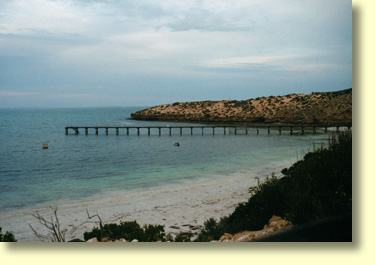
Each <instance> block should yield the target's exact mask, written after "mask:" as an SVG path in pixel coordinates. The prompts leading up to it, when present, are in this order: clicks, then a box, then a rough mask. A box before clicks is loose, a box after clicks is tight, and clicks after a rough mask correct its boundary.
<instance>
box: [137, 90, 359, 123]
mask: <svg viewBox="0 0 375 265" xmlns="http://www.w3.org/2000/svg"><path fill="white" fill-rule="evenodd" d="M131 117H132V118H133V119H137V120H159V121H180V122H216V123H232V122H238V123H291V124H333V123H340V124H350V123H351V122H352V89H351V88H350V89H346V90H342V91H336V92H324V93H315V92H314V93H312V94H308V95H305V94H290V95H285V96H270V97H259V98H255V99H248V100H222V101H199V102H184V103H180V102H176V103H173V104H165V105H160V106H156V107H152V108H148V109H145V110H141V111H138V112H135V113H132V114H131Z"/></svg>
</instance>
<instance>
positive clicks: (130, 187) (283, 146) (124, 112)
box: [0, 107, 329, 241]
mask: <svg viewBox="0 0 375 265" xmlns="http://www.w3.org/2000/svg"><path fill="white" fill-rule="evenodd" d="M144 108H145V107H116V108H115V107H114V108H56V109H27V108H24V109H0V117H1V119H0V197H1V200H0V227H2V228H3V232H5V231H6V230H7V231H12V232H13V233H14V234H15V236H16V238H17V235H18V230H22V231H23V232H22V236H20V237H19V238H18V239H21V241H22V239H23V240H31V239H30V238H31V237H32V233H31V231H30V233H29V234H28V235H25V233H26V232H25V231H24V230H25V228H22V229H21V228H20V227H17V226H16V225H15V224H14V222H13V221H14V220H12V218H14V219H15V218H17V221H18V225H19V223H20V218H21V220H22V217H20V216H23V215H22V214H21V213H29V212H32V211H37V210H38V209H40V208H43V207H46V206H47V205H69V204H72V205H73V204H74V205H76V204H79V203H80V201H84V200H85V199H87V198H91V197H93V196H94V197H95V196H99V197H101V198H105V197H106V196H107V194H112V193H125V194H126V193H127V192H131V193H132V194H137V192H145V191H147V190H150V189H155V188H168V187H172V186H174V187H175V186H186V185H191V184H194V183H196V182H199V181H203V180H209V181H211V182H215V178H219V177H220V178H222V177H223V176H224V177H226V178H231V176H232V175H236V174H246V172H257V174H260V177H264V176H266V175H271V174H272V173H273V172H274V171H275V170H278V171H277V172H274V173H276V174H279V173H280V168H279V167H280V165H291V164H292V163H293V162H295V161H297V160H298V159H301V158H303V156H304V154H305V153H307V152H308V151H312V150H313V149H314V148H316V147H320V146H321V145H322V144H326V143H327V139H328V137H329V135H328V134H324V133H322V132H318V133H317V134H315V135H313V134H312V133H311V132H307V131H306V132H305V134H304V135H302V134H301V133H298V132H296V131H295V133H294V134H293V135H289V132H287V131H284V132H283V133H282V134H281V135H279V133H278V131H271V134H269V135H268V133H267V130H260V133H259V134H256V131H255V130H250V131H249V134H248V135H246V134H239V135H234V134H230V133H227V134H226V135H224V133H223V131H222V130H220V129H217V130H216V131H215V135H213V134H212V131H211V130H209V129H207V131H205V134H204V135H202V134H201V131H200V130H198V129H196V131H194V134H193V135H190V129H186V131H185V130H184V131H183V134H182V135H180V132H179V129H177V130H173V131H172V135H171V136H170V135H169V131H167V130H165V131H163V133H162V135H160V136H159V134H158V131H157V130H155V131H152V132H151V135H148V134H147V129H145V130H143V131H142V130H141V134H140V135H139V136H138V135H137V132H136V130H131V131H130V135H126V130H120V134H119V135H116V132H115V130H114V129H112V130H111V129H110V130H109V135H106V134H105V131H104V130H102V131H99V134H98V135H95V130H93V129H92V130H90V131H89V135H85V133H84V131H83V130H81V133H80V134H79V135H75V134H74V133H73V131H70V133H69V135H65V126H74V125H76V126H78V125H79V126H159V125H160V126H168V125H169V126H175V125H176V126H177V125H179V124H180V123H171V122H157V121H152V122H151V121H136V120H131V119H129V118H130V114H131V113H132V112H135V111H138V110H141V109H144ZM181 125H192V126H195V125H197V124H186V123H185V124H181ZM175 142H179V143H180V146H178V147H177V146H174V143H175ZM43 143H48V146H49V148H48V149H43V148H42V144H43ZM133 200H135V201H136V200H137V198H136V196H135V197H134V198H133ZM25 220H26V219H25ZM25 222H26V221H25ZM21 223H22V222H21ZM12 224H13V225H12ZM7 226H9V227H7ZM26 226H27V223H25V227H26ZM26 234H27V233H26Z"/></svg>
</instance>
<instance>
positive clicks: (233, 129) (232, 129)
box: [65, 124, 352, 135]
mask: <svg viewBox="0 0 375 265" xmlns="http://www.w3.org/2000/svg"><path fill="white" fill-rule="evenodd" d="M351 127H352V125H351V124H323V125H310V124H307V125H267V124H262V125H241V126H240V125H239V126H235V125H212V126H211V125H204V126H203V125H202V126H67V127H65V134H66V135H69V130H73V132H74V134H79V133H80V131H79V130H80V129H82V130H84V131H85V134H86V135H88V134H89V129H90V130H94V131H95V134H96V135H98V134H99V130H105V134H106V135H108V132H109V129H112V130H113V129H114V130H115V131H116V135H119V134H120V130H121V131H124V130H125V132H126V135H130V130H136V132H137V135H140V134H141V130H147V134H148V135H151V131H155V129H157V131H158V134H159V135H162V130H169V131H167V132H168V133H169V135H172V130H173V129H179V134H180V135H182V134H183V130H184V129H185V130H186V129H188V130H190V134H191V135H193V132H194V131H197V130H199V131H200V132H201V134H204V133H205V132H206V133H207V132H209V133H211V134H213V135H214V134H215V130H216V129H222V132H223V134H224V135H225V134H227V133H233V134H235V135H237V134H239V132H241V134H243V131H245V134H249V130H250V129H255V130H256V134H259V130H260V129H263V130H267V133H268V134H270V133H271V130H276V131H278V132H279V134H281V133H282V131H289V133H290V134H293V132H294V131H297V130H298V131H300V132H301V134H304V133H305V131H306V130H310V131H312V132H313V133H314V134H315V133H316V130H317V129H324V132H326V133H327V132H328V128H336V131H340V128H346V129H347V130H351ZM205 129H206V130H205ZM208 130H209V131H208Z"/></svg>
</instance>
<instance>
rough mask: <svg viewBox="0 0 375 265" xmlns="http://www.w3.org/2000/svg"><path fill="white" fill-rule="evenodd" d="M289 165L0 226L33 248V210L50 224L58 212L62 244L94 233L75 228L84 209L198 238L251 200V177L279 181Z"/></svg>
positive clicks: (14, 216)
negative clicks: (209, 223)
mask: <svg viewBox="0 0 375 265" xmlns="http://www.w3.org/2000/svg"><path fill="white" fill-rule="evenodd" d="M292 163H294V162H291V161H290V160H288V161H282V162H274V163H272V164H271V165H263V166H260V167H257V168H254V169H253V170H250V171H241V170H240V171H238V172H235V173H230V174H227V175H217V176H212V177H210V178H202V179H198V180H194V181H187V182H184V183H179V184H170V185H166V186H163V187H154V188H148V189H144V190H134V191H115V192H110V193H108V194H104V195H97V196H91V197H88V198H85V199H81V200H77V201H71V202H69V201H65V202H61V201H60V202H56V203H54V204H51V205H44V206H41V207H38V208H35V207H30V208H26V209H20V210H9V211H4V213H2V214H1V217H0V223H1V225H2V227H3V230H7V231H9V232H12V233H13V234H14V235H15V236H16V239H17V240H18V241H19V242H25V241H26V242H32V241H37V242H38V241H39V240H38V239H37V238H36V236H35V235H34V234H33V232H32V231H31V228H30V227H29V225H28V224H31V225H32V226H33V227H34V228H35V229H36V230H37V231H38V232H39V233H41V234H45V232H46V231H45V230H44V227H43V226H41V225H40V224H39V223H38V221H37V220H36V218H34V217H33V216H32V214H33V213H35V211H36V210H38V212H39V213H40V214H41V215H42V216H44V217H48V218H49V216H51V215H52V211H51V209H50V208H49V206H58V217H59V219H60V222H61V224H62V227H63V228H67V229H68V231H67V233H66V240H67V241H68V240H71V239H73V238H80V239H83V233H84V232H86V231H91V229H92V228H93V227H94V226H96V227H98V223H97V221H98V219H97V218H95V219H92V220H90V223H85V224H83V225H80V224H82V223H84V222H85V221H87V220H88V218H87V213H86V209H87V210H88V211H89V213H90V215H94V214H99V216H100V217H101V218H102V220H103V223H119V222H120V221H124V222H126V221H137V222H138V224H139V225H140V226H144V225H146V224H153V225H164V226H165V227H164V229H165V232H166V234H168V233H171V234H172V235H173V236H175V235H177V234H178V233H180V232H183V233H192V234H197V233H198V232H199V231H200V229H201V228H203V225H204V222H205V221H206V220H207V219H209V218H215V219H216V220H219V219H220V218H221V217H224V216H227V215H229V214H231V213H232V212H233V211H234V209H235V208H236V207H237V205H238V204H239V203H243V202H247V201H248V199H249V197H250V194H249V190H248V189H249V188H250V187H251V186H255V185H257V180H256V179H255V177H259V178H260V179H264V178H265V177H266V176H270V175H271V174H272V173H273V172H274V173H275V174H276V175H277V176H280V175H281V173H280V171H281V169H283V168H285V167H289V166H291V164H292ZM79 225H80V226H79ZM76 226H79V227H76Z"/></svg>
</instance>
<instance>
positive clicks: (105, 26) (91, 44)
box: [0, 0, 352, 107]
mask: <svg viewBox="0 0 375 265" xmlns="http://www.w3.org/2000/svg"><path fill="white" fill-rule="evenodd" d="M351 86H352V3H351V1H350V0H233V1H228V0H227V1H220V0H201V1H198V0H196V1H193V0H184V1H177V0H128V1H115V0H102V1H99V0H97V1H95V0H91V1H90V0H75V1H70V0H65V1H63V0H61V1H58V0H1V1H0V107H80V106H82V107H87V106H93V107H94V106H151V105H159V104H164V103H173V102H176V101H179V102H185V101H198V100H222V99H237V100H241V99H249V98H255V97H259V96H269V95H274V96H277V95H285V94H289V93H305V94H307V93H311V92H312V91H314V92H319V91H320V92H324V91H336V90H342V89H346V88H350V87H351Z"/></svg>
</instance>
